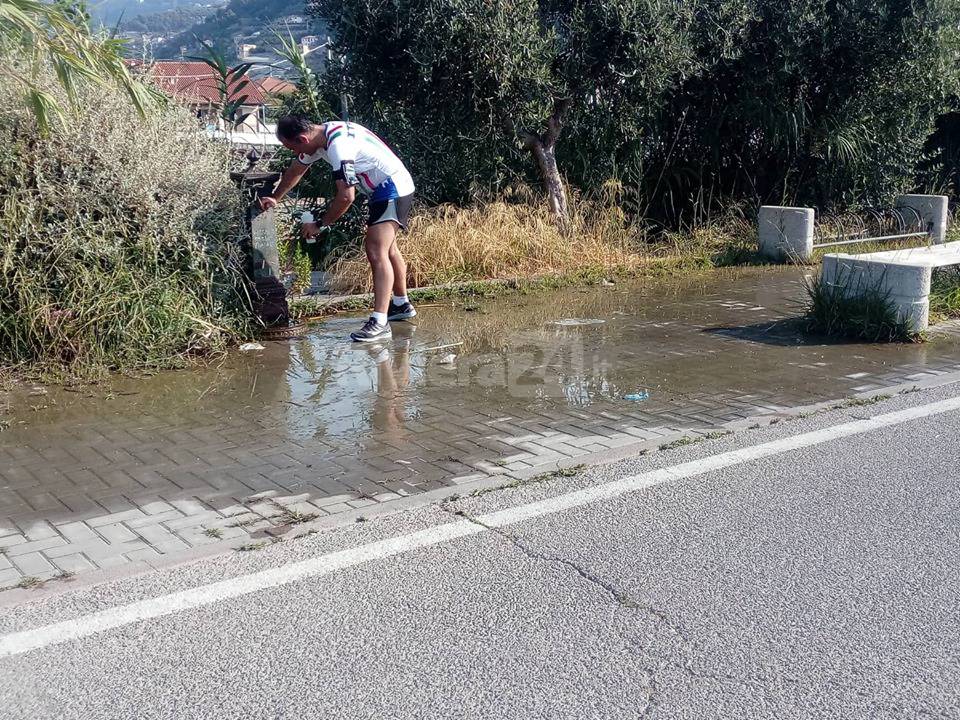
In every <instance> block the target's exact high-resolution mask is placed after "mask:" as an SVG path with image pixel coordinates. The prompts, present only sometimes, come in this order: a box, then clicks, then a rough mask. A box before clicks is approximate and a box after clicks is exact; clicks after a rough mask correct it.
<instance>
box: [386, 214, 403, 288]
mask: <svg viewBox="0 0 960 720" xmlns="http://www.w3.org/2000/svg"><path fill="white" fill-rule="evenodd" d="M390 225H393V223H390ZM390 265H391V266H392V267H393V296H394V297H406V296H407V263H406V261H405V260H404V259H403V255H401V254H400V248H398V247H397V241H396V231H394V241H393V245H391V246H390Z"/></svg>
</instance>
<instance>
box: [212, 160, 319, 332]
mask: <svg viewBox="0 0 960 720" xmlns="http://www.w3.org/2000/svg"><path fill="white" fill-rule="evenodd" d="M247 159H248V160H249V161H250V165H249V167H248V168H247V170H243V171H236V172H231V173H230V179H231V180H233V181H234V182H235V183H236V184H237V187H239V188H240V190H241V192H243V194H244V196H245V198H246V200H247V212H246V215H245V218H244V221H245V223H246V228H245V229H246V230H247V232H246V233H244V237H245V238H248V239H247V240H245V241H244V247H243V251H244V256H245V257H246V274H247V278H248V280H249V282H250V296H251V299H252V301H253V312H254V314H255V315H256V316H257V318H258V319H259V320H260V322H261V323H262V325H263V331H262V333H261V335H262V337H263V339H264V340H281V339H283V338H289V337H296V336H298V335H300V334H301V333H302V332H303V331H304V329H305V325H304V324H303V323H300V322H296V321H293V322H291V319H290V307H289V305H288V304H287V289H286V287H285V286H284V284H283V281H282V279H281V273H280V254H279V252H278V251H277V218H276V210H275V209H274V208H270V209H269V210H267V211H262V210H261V209H260V204H259V200H260V198H262V197H264V196H266V195H269V194H270V193H271V192H272V191H273V188H274V186H275V185H276V183H277V180H279V178H280V173H276V172H263V171H260V170H253V169H252V168H253V166H254V164H255V163H256V161H257V160H258V159H259V155H258V154H257V153H256V151H251V153H250V154H249V155H248V156H247Z"/></svg>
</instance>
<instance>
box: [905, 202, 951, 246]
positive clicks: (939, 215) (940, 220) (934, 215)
mask: <svg viewBox="0 0 960 720" xmlns="http://www.w3.org/2000/svg"><path fill="white" fill-rule="evenodd" d="M894 205H895V206H896V207H898V208H910V209H911V210H913V211H915V212H916V213H917V215H919V216H920V222H921V223H922V229H923V230H926V231H929V233H930V239H931V241H932V242H933V244H934V245H941V244H943V243H944V242H946V240H947V217H948V198H947V196H946V195H900V196H899V197H898V198H897V199H896V202H895V203H894Z"/></svg>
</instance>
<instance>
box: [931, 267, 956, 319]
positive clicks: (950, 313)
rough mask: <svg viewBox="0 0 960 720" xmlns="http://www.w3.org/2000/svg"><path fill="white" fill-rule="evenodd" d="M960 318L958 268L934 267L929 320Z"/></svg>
mask: <svg viewBox="0 0 960 720" xmlns="http://www.w3.org/2000/svg"><path fill="white" fill-rule="evenodd" d="M955 318H960V269H958V268H956V267H945V268H938V269H937V268H935V269H934V271H933V277H932V279H931V284H930V322H931V323H937V322H942V321H944V320H952V319H955Z"/></svg>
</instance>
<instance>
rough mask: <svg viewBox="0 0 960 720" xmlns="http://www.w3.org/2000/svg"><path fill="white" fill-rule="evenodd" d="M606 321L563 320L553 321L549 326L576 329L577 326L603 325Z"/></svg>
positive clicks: (587, 319)
mask: <svg viewBox="0 0 960 720" xmlns="http://www.w3.org/2000/svg"><path fill="white" fill-rule="evenodd" d="M605 322H606V320H600V319H599V318H564V319H563V320H554V321H553V322H552V323H550V324H551V325H562V326H563V327H577V326H578V325H603V324H604V323H605Z"/></svg>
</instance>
